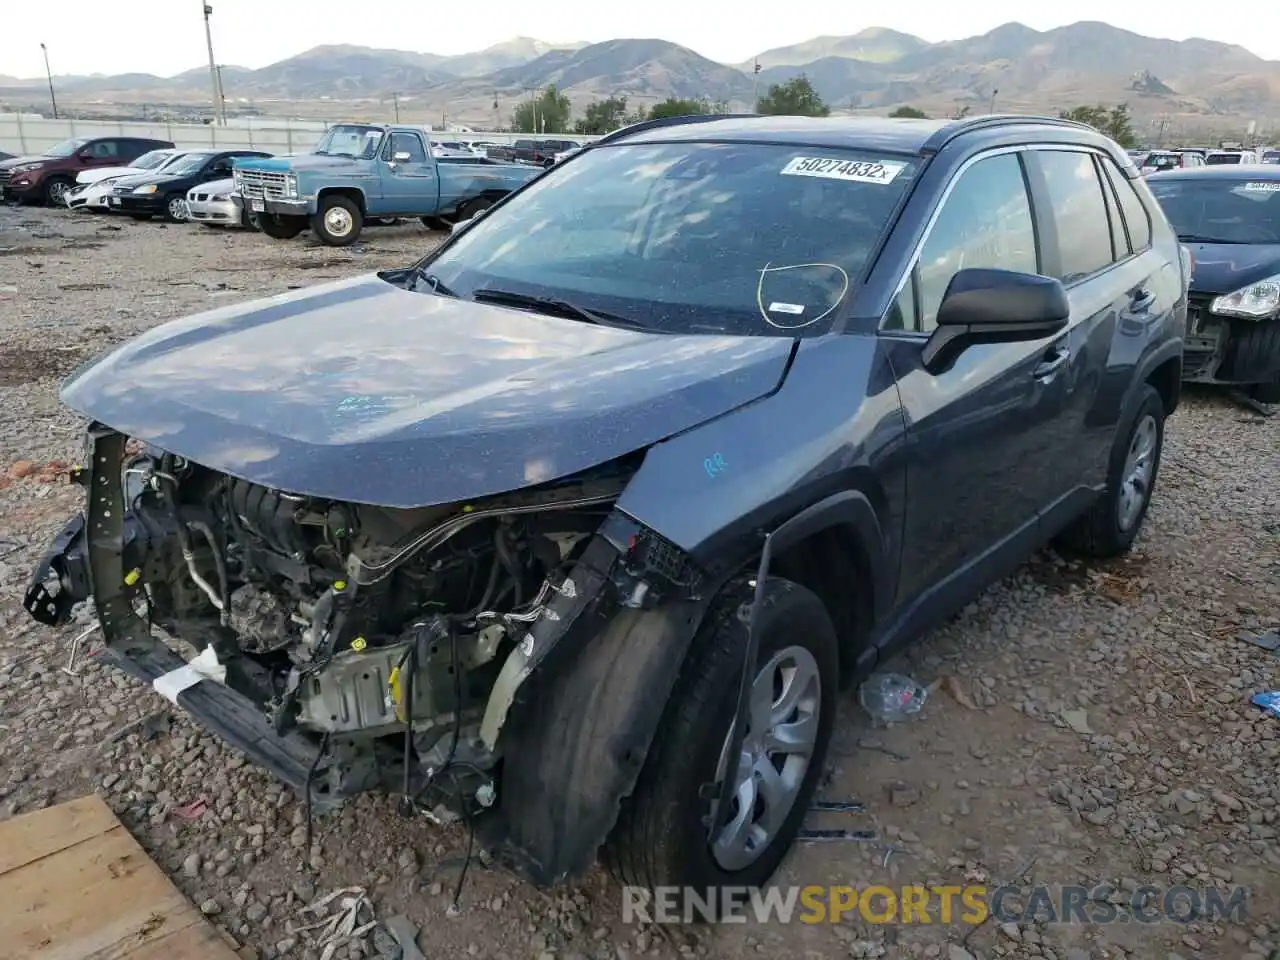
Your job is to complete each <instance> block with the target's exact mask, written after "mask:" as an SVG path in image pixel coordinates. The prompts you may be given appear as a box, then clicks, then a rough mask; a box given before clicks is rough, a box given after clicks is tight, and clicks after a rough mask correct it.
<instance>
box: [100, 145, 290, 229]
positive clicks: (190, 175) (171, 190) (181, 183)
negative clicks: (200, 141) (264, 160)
mask: <svg viewBox="0 0 1280 960" xmlns="http://www.w3.org/2000/svg"><path fill="white" fill-rule="evenodd" d="M269 156H271V154H269V153H263V152H262V151H261V150H222V151H213V150H201V151H197V152H195V153H188V154H187V155H186V156H184V157H182V158H181V159H180V160H178V161H176V162H175V163H173V164H172V165H170V166H168V167H166V168H165V169H164V170H160V171H157V172H156V173H154V174H152V175H150V176H146V177H129V178H127V180H124V181H121V182H118V183H116V185H115V188H114V189H113V190H112V192H111V196H110V197H108V198H107V202H108V204H109V205H110V209H111V211H112V212H113V213H127V214H128V215H129V216H131V217H133V218H134V219H135V220H150V219H151V218H152V217H154V216H157V215H159V216H163V217H164V218H165V219H166V220H169V221H170V222H173V223H181V222H183V221H185V220H187V219H188V214H187V192H188V191H189V190H190V189H191V188H192V187H195V186H199V185H200V184H202V183H209V182H210V181H213V180H225V179H226V178H228V177H230V176H231V164H232V162H233V161H234V160H237V159H247V158H250V157H269Z"/></svg>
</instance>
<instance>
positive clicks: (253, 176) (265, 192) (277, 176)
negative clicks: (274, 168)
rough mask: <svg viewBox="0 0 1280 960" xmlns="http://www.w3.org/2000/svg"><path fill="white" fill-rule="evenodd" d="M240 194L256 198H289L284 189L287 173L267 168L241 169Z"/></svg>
mask: <svg viewBox="0 0 1280 960" xmlns="http://www.w3.org/2000/svg"><path fill="white" fill-rule="evenodd" d="M237 172H238V173H239V175H240V177H239V180H240V195H241V196H244V197H252V198H253V199H256V200H284V199H287V198H286V195H285V190H284V184H285V174H283V173H270V172H268V171H266V170H240V171H237Z"/></svg>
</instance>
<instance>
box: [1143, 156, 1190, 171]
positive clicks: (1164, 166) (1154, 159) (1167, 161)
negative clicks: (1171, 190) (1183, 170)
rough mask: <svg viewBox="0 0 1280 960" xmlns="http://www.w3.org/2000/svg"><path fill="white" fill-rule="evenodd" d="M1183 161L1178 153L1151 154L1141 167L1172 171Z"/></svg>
mask: <svg viewBox="0 0 1280 960" xmlns="http://www.w3.org/2000/svg"><path fill="white" fill-rule="evenodd" d="M1180 160H1181V157H1179V156H1178V155H1177V154H1176V153H1150V154H1147V158H1146V159H1145V160H1143V161H1142V163H1141V164H1140V166H1143V167H1155V168H1156V169H1157V170H1172V169H1173V168H1174V167H1176V166H1178V162H1179V161H1180Z"/></svg>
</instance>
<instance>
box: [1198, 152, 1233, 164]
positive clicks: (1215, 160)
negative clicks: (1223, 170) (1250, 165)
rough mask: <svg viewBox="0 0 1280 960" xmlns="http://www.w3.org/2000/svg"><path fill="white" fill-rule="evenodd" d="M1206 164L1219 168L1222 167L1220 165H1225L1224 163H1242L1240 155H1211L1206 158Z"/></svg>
mask: <svg viewBox="0 0 1280 960" xmlns="http://www.w3.org/2000/svg"><path fill="white" fill-rule="evenodd" d="M1204 162H1205V163H1207V164H1213V165H1214V166H1218V165H1220V164H1224V163H1239V162H1240V154H1238V153H1211V154H1209V155H1208V156H1207V157H1205V158H1204Z"/></svg>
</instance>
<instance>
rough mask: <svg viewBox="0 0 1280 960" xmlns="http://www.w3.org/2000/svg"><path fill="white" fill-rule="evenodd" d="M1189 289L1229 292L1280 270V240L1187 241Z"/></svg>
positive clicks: (1195, 291) (1193, 290)
mask: <svg viewBox="0 0 1280 960" xmlns="http://www.w3.org/2000/svg"><path fill="white" fill-rule="evenodd" d="M1185 246H1186V247H1187V249H1189V250H1190V251H1191V255H1192V256H1193V257H1194V258H1195V267H1194V269H1193V270H1192V271H1191V292H1192V293H1206V294H1207V293H1213V294H1219V293H1231V292H1233V291H1235V290H1239V289H1240V288H1241V287H1247V286H1248V285H1249V284H1251V283H1257V282H1258V281H1259V280H1265V279H1266V278H1267V277H1273V276H1275V275H1276V274H1278V273H1280V244H1276V243H1250V244H1245V243H1188V244H1185Z"/></svg>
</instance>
